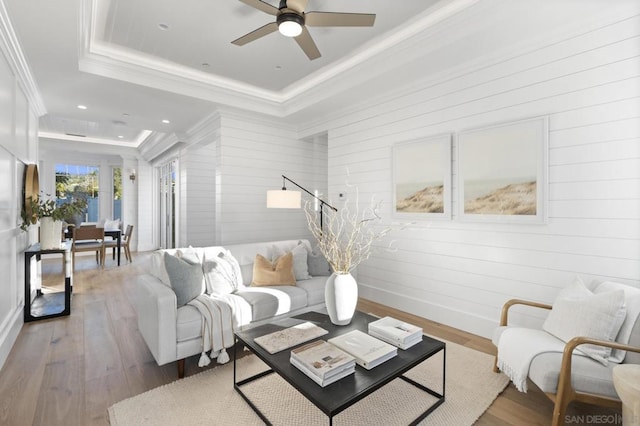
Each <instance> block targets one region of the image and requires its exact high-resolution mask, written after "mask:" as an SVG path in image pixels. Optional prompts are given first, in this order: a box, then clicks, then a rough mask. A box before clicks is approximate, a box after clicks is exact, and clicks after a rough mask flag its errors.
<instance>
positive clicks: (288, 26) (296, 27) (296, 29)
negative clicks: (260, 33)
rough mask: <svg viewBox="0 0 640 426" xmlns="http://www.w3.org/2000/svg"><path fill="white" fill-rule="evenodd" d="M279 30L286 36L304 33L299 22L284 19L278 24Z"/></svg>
mask: <svg viewBox="0 0 640 426" xmlns="http://www.w3.org/2000/svg"><path fill="white" fill-rule="evenodd" d="M278 31H280V34H282V35H283V36H286V37H297V36H299V35H300V34H301V33H302V26H301V25H300V24H298V23H297V22H293V21H284V22H283V23H282V24H280V25H279V26H278Z"/></svg>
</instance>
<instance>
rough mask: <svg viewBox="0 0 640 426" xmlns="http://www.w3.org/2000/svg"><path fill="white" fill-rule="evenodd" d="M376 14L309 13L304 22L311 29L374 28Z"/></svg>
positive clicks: (306, 14)
mask: <svg viewBox="0 0 640 426" xmlns="http://www.w3.org/2000/svg"><path fill="white" fill-rule="evenodd" d="M375 20H376V15H375V13H338V12H309V13H305V14H304V22H305V24H306V25H309V26H310V27H372V26H373V23H374V22H375Z"/></svg>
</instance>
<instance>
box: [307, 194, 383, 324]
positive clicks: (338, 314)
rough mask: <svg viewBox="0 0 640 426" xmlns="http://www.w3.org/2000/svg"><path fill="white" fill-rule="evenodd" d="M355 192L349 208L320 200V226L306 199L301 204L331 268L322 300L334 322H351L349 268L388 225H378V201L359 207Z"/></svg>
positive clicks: (353, 294)
mask: <svg viewBox="0 0 640 426" xmlns="http://www.w3.org/2000/svg"><path fill="white" fill-rule="evenodd" d="M355 192H356V200H355V203H354V204H355V207H354V208H353V209H352V210H351V209H350V207H349V202H347V203H345V205H344V207H343V208H341V209H339V210H338V211H334V210H332V209H329V208H326V206H325V203H321V204H320V208H321V209H324V210H323V211H322V213H323V217H324V218H325V219H324V220H323V222H324V226H321V224H320V221H319V220H318V214H317V212H316V211H315V210H314V209H313V206H312V204H311V203H310V202H306V203H305V208H304V210H305V215H306V218H307V223H308V225H309V230H310V231H311V234H312V235H313V236H314V238H315V239H316V241H317V244H318V249H319V250H320V252H321V253H322V255H323V256H324V257H325V258H326V259H327V262H328V263H329V265H330V266H331V269H332V271H333V273H332V274H331V276H330V277H329V279H328V280H327V285H326V286H325V303H326V305H327V311H328V313H329V317H330V319H331V322H332V323H333V324H336V325H347V324H349V323H350V322H351V318H352V317H353V314H354V312H355V309H356V304H357V302H358V286H357V283H356V280H355V279H354V278H353V276H352V275H351V272H352V271H353V270H354V269H355V267H356V266H358V265H359V264H360V263H362V262H363V261H365V260H367V259H368V258H369V257H370V256H371V252H372V249H373V244H374V242H376V241H377V240H379V239H380V238H382V237H384V236H385V235H387V234H388V233H389V232H390V231H391V228H390V227H382V228H381V227H380V226H379V224H380V222H381V220H382V219H381V217H380V215H379V214H378V210H379V208H380V201H375V200H372V201H371V204H370V205H369V206H368V207H366V208H364V209H362V210H361V209H360V206H359V202H358V201H359V197H358V191H357V188H356V191H355Z"/></svg>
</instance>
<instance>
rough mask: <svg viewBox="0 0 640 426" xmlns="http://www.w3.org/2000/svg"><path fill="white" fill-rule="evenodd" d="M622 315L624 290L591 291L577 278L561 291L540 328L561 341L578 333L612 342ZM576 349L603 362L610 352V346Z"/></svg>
mask: <svg viewBox="0 0 640 426" xmlns="http://www.w3.org/2000/svg"><path fill="white" fill-rule="evenodd" d="M625 314H626V309H625V303H624V291H622V290H614V291H606V292H602V293H598V294H594V293H592V292H591V291H590V290H589V289H588V288H587V287H586V286H585V285H584V283H583V282H582V280H581V279H580V278H579V277H577V278H576V280H574V282H573V283H572V284H571V285H570V286H569V287H567V288H565V289H563V290H561V291H560V293H559V294H558V296H557V298H556V300H555V301H554V302H553V308H552V309H551V312H550V313H549V316H547V319H546V320H545V322H544V324H543V325H542V329H543V330H545V331H546V332H547V333H549V334H552V335H554V336H556V337H557V338H559V339H560V340H562V341H564V342H568V341H569V340H571V339H572V338H574V337H577V336H584V337H590V338H594V339H600V340H605V341H609V342H612V341H614V340H615V338H616V336H617V335H618V332H619V331H620V327H621V326H622V322H623V321H624V318H625ZM577 350H578V351H580V352H582V353H583V354H585V355H587V356H589V357H591V358H593V359H595V360H597V361H599V362H601V363H602V364H604V365H607V363H608V358H609V356H610V354H611V348H606V347H603V346H597V345H580V346H578V348H577Z"/></svg>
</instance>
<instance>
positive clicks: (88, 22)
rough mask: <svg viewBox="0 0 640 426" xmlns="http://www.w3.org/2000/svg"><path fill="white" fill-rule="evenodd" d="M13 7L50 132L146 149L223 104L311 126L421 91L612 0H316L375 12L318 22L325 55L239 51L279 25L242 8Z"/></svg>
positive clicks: (143, 4) (64, 1) (261, 46)
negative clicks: (363, 20)
mask: <svg viewBox="0 0 640 426" xmlns="http://www.w3.org/2000/svg"><path fill="white" fill-rule="evenodd" d="M0 1H3V2H4V3H5V5H6V7H7V10H8V12H9V17H10V19H11V22H12V25H13V27H14V30H15V32H16V34H17V36H18V39H19V41H20V44H21V46H22V49H23V51H24V53H25V56H26V59H27V62H28V64H29V66H30V67H31V70H32V73H33V76H34V79H35V82H36V84H37V86H38V88H39V92H40V93H41V96H42V99H43V100H44V104H45V107H46V111H47V113H46V114H45V115H44V116H43V117H41V119H40V134H41V136H43V137H49V138H59V139H68V140H76V141H84V142H97V143H108V144H110V145H116V146H117V145H122V146H130V147H131V146H132V147H136V146H138V145H139V143H140V142H141V141H142V140H143V139H144V138H145V137H146V136H147V135H148V134H150V133H151V132H155V133H156V134H160V135H162V134H177V135H179V134H181V133H183V132H185V131H187V130H188V129H190V128H191V127H193V126H194V124H196V123H197V122H199V121H200V120H201V119H203V118H204V117H206V116H207V115H209V114H211V113H212V112H213V111H215V110H216V109H219V108H225V107H227V108H228V107H232V108H242V109H244V110H248V111H254V112H257V113H262V114H268V115H271V116H274V117H283V118H285V119H286V120H291V121H293V122H307V121H310V120H313V118H314V117H315V116H323V115H326V114H331V113H334V112H335V111H340V110H341V109H343V108H345V107H347V106H350V105H352V104H353V102H354V100H358V101H359V102H362V100H363V99H364V98H365V97H366V96H371V95H380V96H381V95H383V94H384V92H385V91H388V90H395V91H397V90H411V86H410V84H411V82H412V81H416V80H418V79H423V80H424V79H426V78H447V76H448V75H450V73H451V72H452V70H457V71H456V72H464V67H463V66H467V67H469V66H471V65H473V64H474V60H476V59H478V60H480V59H481V60H482V61H485V62H486V61H487V60H488V58H489V59H490V58H491V57H492V56H495V57H496V58H498V57H499V56H500V55H502V56H505V55H515V54H518V53H519V52H520V51H522V49H526V48H529V49H530V48H534V47H535V46H536V42H538V43H539V42H540V40H541V39H542V38H545V37H546V38H549V36H550V35H551V34H553V33H556V32H559V31H563V32H567V31H569V29H570V28H573V30H575V31H580V30H581V25H583V22H585V21H588V20H590V19H591V20H593V19H597V17H598V16H597V13H599V12H597V11H601V10H602V4H603V2H606V1H607V0H540V1H535V2H532V1H530V0H402V1H391V0H349V1H345V0H309V3H308V7H307V11H313V10H318V11H334V12H357V13H375V14H376V21H375V25H374V26H373V27H364V28H318V27H310V28H309V31H310V33H311V35H312V37H313V38H314V40H315V42H316V44H317V46H318V48H319V50H320V52H321V53H322V57H320V58H319V59H316V60H314V61H310V60H309V59H307V57H306V56H305V55H304V53H303V52H302V50H301V49H300V48H299V47H298V45H297V44H296V43H295V42H294V41H293V40H290V39H287V38H286V37H284V36H281V35H280V34H279V33H277V32H276V33H272V34H269V35H267V36H265V37H264V38H261V39H259V40H256V41H254V42H252V43H250V44H248V45H245V46H242V47H239V46H235V45H232V44H231V41H232V40H234V39H236V38H238V37H240V36H242V35H244V34H246V33H248V32H250V31H252V30H254V29H256V28H258V27H260V26H262V25H264V24H266V23H269V22H271V21H273V19H274V17H273V16H271V15H268V14H266V13H263V12H260V11H258V10H255V9H253V8H251V7H249V6H247V5H246V4H244V3H242V2H240V1H238V0H216V1H213V0H180V1H178V0H74V1H70V0H0ZM621 1H635V0H621ZM267 2H268V3H270V4H271V5H274V6H276V7H277V6H278V3H279V2H278V1H277V0H267ZM568 16H570V17H571V19H567V17H568ZM160 24H164V25H166V26H168V29H167V30H163V29H161V28H160V27H159V25H160ZM203 64H208V65H203ZM476 66H477V64H476ZM77 105H86V106H87V109H86V110H80V109H78V108H77ZM163 119H166V120H169V121H170V123H163V122H162V120H163ZM69 134H71V136H69ZM73 135H80V136H73ZM156 136H157V135H156Z"/></svg>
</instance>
